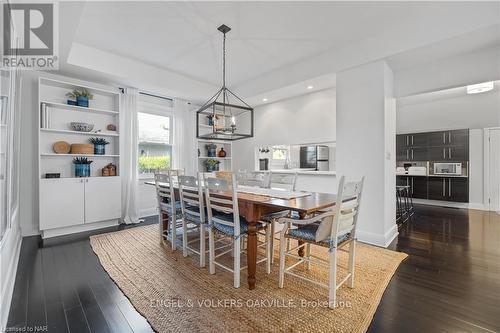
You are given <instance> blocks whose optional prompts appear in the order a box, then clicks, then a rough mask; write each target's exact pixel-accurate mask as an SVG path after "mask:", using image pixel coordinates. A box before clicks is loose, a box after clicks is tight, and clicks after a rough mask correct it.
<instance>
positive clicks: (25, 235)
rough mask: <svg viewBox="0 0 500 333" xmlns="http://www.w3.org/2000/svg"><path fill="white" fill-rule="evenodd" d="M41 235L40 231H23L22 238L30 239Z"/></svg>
mask: <svg viewBox="0 0 500 333" xmlns="http://www.w3.org/2000/svg"><path fill="white" fill-rule="evenodd" d="M38 235H40V230H38V229H36V230H35V229H28V230H26V229H21V236H23V237H30V236H38Z"/></svg>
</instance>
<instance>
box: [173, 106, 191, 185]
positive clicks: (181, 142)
mask: <svg viewBox="0 0 500 333" xmlns="http://www.w3.org/2000/svg"><path fill="white" fill-rule="evenodd" d="M194 115H195V113H194V112H193V106H192V105H191V104H190V103H189V102H188V101H186V100H183V99H175V100H174V135H173V159H172V160H173V168H175V169H184V170H185V172H186V174H188V175H193V174H194V173H195V172H196V168H195V164H194V162H195V161H194V160H195V158H196V152H193V149H195V132H194V127H195V125H194V124H195V123H196V122H195V116H194Z"/></svg>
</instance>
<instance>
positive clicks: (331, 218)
mask: <svg viewBox="0 0 500 333" xmlns="http://www.w3.org/2000/svg"><path fill="white" fill-rule="evenodd" d="M363 182H364V177H363V178H361V180H360V181H358V182H348V183H344V177H343V176H342V177H341V178H340V180H339V187H338V192H337V203H336V205H335V206H334V207H333V209H331V210H329V211H326V212H321V213H319V214H318V215H316V216H312V217H311V218H307V219H303V220H296V219H292V218H289V217H283V218H280V219H279V220H278V221H279V222H280V223H283V224H284V228H283V230H282V231H281V237H280V244H281V246H280V268H279V287H280V288H283V284H284V279H285V274H289V275H292V276H294V277H297V278H300V279H303V280H306V281H309V282H312V283H314V284H317V285H319V286H321V287H324V288H327V289H328V304H329V307H330V308H332V309H333V308H335V307H336V296H337V289H338V288H340V287H341V286H342V285H343V284H344V283H345V282H348V286H349V287H350V288H354V268H355V259H356V225H357V220H358V212H359V208H360V202H361V193H362V190H363ZM287 238H293V239H296V240H299V241H302V244H299V245H298V246H297V247H295V248H292V249H288V250H285V240H286V239H287ZM311 245H316V246H321V247H326V248H328V260H324V259H322V258H319V257H316V256H312V255H311V251H310V249H311V248H310V247H311ZM347 245H349V249H348V250H345V247H346V246H347ZM302 247H306V255H305V257H299V256H297V255H295V254H293V252H294V251H296V250H297V249H300V248H302ZM337 251H345V252H348V253H349V261H348V267H347V269H348V273H347V276H345V277H344V278H343V279H342V280H341V281H340V282H339V283H337ZM286 257H291V258H294V259H298V262H296V263H294V264H292V265H291V266H289V267H285V259H286ZM313 258H314V259H313ZM301 263H305V264H306V268H307V269H309V268H310V266H311V263H317V264H319V265H322V266H326V267H328V269H329V282H328V284H327V285H326V284H324V283H321V282H319V281H315V280H312V279H309V278H307V277H305V276H301V275H299V274H296V273H292V272H291V270H292V269H293V268H295V267H296V266H298V265H299V264H301Z"/></svg>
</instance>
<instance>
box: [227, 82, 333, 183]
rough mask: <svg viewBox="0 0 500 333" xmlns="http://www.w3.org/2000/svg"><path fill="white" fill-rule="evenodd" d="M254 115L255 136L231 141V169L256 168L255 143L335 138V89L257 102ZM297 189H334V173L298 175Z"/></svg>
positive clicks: (297, 141) (317, 140) (312, 141)
mask: <svg viewBox="0 0 500 333" xmlns="http://www.w3.org/2000/svg"><path fill="white" fill-rule="evenodd" d="M254 117H255V118H254V119H255V124H254V131H255V132H254V137H253V138H250V139H244V140H240V141H235V142H234V143H233V170H240V169H245V170H254V169H255V147H259V146H268V145H279V144H283V145H290V144H305V143H316V142H328V141H335V139H336V135H335V133H336V129H335V117H336V112H335V89H333V88H330V89H325V90H321V91H315V92H312V93H309V94H306V95H302V96H297V97H293V98H288V99H285V100H281V101H277V102H274V103H269V104H265V105H261V106H258V107H256V108H255V111H254ZM297 189H299V190H309V191H318V192H336V191H337V181H336V177H335V176H324V175H322V176H320V175H314V176H312V175H311V176H302V175H299V178H298V180H297Z"/></svg>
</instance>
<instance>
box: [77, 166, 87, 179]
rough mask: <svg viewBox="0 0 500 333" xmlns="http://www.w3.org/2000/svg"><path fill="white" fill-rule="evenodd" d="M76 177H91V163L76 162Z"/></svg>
mask: <svg viewBox="0 0 500 333" xmlns="http://www.w3.org/2000/svg"><path fill="white" fill-rule="evenodd" d="M75 177H90V164H75Z"/></svg>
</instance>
